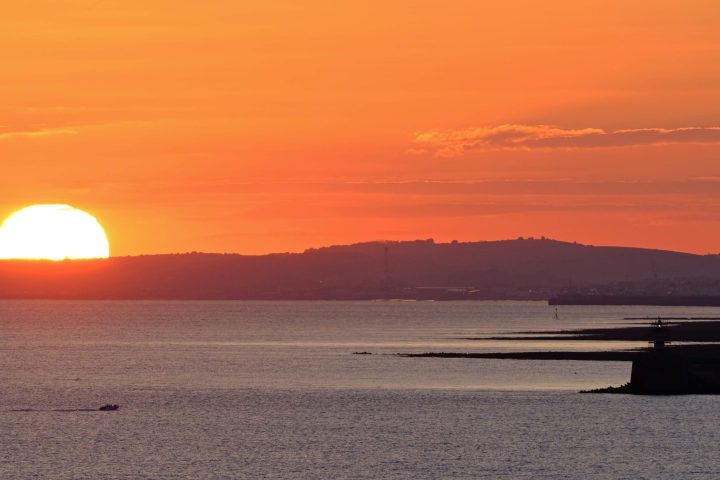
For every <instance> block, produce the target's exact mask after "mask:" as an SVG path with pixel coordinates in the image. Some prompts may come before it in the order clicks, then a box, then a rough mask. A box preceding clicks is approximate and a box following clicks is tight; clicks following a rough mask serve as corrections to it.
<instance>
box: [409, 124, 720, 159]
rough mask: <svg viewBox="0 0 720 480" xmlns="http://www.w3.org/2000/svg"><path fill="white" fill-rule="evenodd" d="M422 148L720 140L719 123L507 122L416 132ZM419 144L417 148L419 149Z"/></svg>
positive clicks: (446, 153)
mask: <svg viewBox="0 0 720 480" xmlns="http://www.w3.org/2000/svg"><path fill="white" fill-rule="evenodd" d="M414 141H415V143H416V144H417V146H419V147H420V149H423V150H424V151H427V152H432V153H434V154H435V155H436V156H438V157H456V156H459V155H462V154H464V153H465V152H468V151H474V150H534V149H575V148H603V147H629V146H635V145H658V144H671V143H720V127H684V128H638V129H631V130H613V131H606V130H603V129H600V128H582V129H572V128H561V127H556V126H551V125H517V124H507V125H498V126H495V127H473V128H466V129H459V130H429V131H425V132H417V133H415V135H414ZM420 149H419V148H414V149H413V150H412V151H413V153H417V152H418V151H419V150H420Z"/></svg>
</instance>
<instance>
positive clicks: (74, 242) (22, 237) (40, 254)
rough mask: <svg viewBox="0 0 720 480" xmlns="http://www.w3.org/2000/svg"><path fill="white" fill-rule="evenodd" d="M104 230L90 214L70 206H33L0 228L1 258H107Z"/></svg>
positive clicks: (106, 241) (7, 220)
mask: <svg viewBox="0 0 720 480" xmlns="http://www.w3.org/2000/svg"><path fill="white" fill-rule="evenodd" d="M109 255H110V249H109V246H108V240H107V237H106V235H105V231H104V230H103V228H102V226H101V225H100V223H98V221H97V220H96V219H95V217H93V216H92V215H90V214H89V213H86V212H83V211H82V210H78V209H76V208H73V207H71V206H69V205H33V206H30V207H26V208H23V209H22V210H18V211H17V212H15V213H13V214H12V215H10V216H9V217H8V218H7V219H6V220H5V221H4V222H3V224H2V227H0V258H3V259H35V260H64V259H81V258H107V257H109Z"/></svg>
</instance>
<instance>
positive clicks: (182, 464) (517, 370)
mask: <svg viewBox="0 0 720 480" xmlns="http://www.w3.org/2000/svg"><path fill="white" fill-rule="evenodd" d="M554 312H555V310H554V308H551V307H548V306H547V305H545V304H544V303H540V302H44V301H28V302H20V301H18V302H14V301H13V302H0V375H1V376H0V478H2V479H25V478H42V479H56V478H57V479H145V478H148V479H175V478H181V479H232V478H248V479H255V478H281V479H282V478H290V479H295V478H297V479H315V478H320V479H326V478H327V479H344V478H368V479H386V478H387V479H396V478H408V479H424V478H427V479H438V478H467V479H471V478H472V479H475V478H507V479H525V478H527V479H538V478H552V479H556V478H566V479H619V478H628V479H630V478H632V479H638V478H648V479H665V478H666V479H701V478H702V479H716V478H720V455H718V444H719V442H720V428H719V425H720V397H713V396H678V397H666V398H655V397H634V396H625V395H580V394H578V393H576V392H577V391H578V390H580V389H583V388H589V387H601V386H607V385H619V384H622V383H624V382H626V381H627V380H628V378H629V374H630V365H629V364H626V363H616V362H559V361H547V362H536V361H507V360H506V361H504V360H472V359H432V358H424V359H423V358H399V357H395V356H391V355H384V354H390V353H398V352H426V351H510V350H523V351H525V350H531V349H542V350H547V349H567V348H576V349H589V348H608V347H616V346H618V344H591V345H589V344H587V343H579V342H576V343H570V344H562V345H561V344H544V345H538V344H536V343H533V342H524V343H514V342H509V341H492V342H491V341H477V340H466V338H468V337H476V336H483V335H495V334H508V333H511V332H515V331H535V330H546V329H553V330H560V329H569V328H578V327H583V326H602V325H613V324H617V323H619V322H623V317H631V316H636V317H637V316H657V315H664V316H674V315H680V316H692V315H697V316H720V309H697V308H696V309H692V308H660V307H561V308H560V309H559V318H557V319H556V318H554ZM355 351H367V352H372V353H373V354H374V355H352V352H355ZM105 403H118V404H120V405H121V408H120V410H119V411H116V412H99V411H84V409H88V410H89V409H94V408H97V407H99V406H100V405H102V404H105Z"/></svg>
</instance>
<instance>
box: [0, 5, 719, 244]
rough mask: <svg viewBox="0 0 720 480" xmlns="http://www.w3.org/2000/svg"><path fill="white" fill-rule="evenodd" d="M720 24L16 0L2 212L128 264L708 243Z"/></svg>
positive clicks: (616, 12) (715, 234)
mask: <svg viewBox="0 0 720 480" xmlns="http://www.w3.org/2000/svg"><path fill="white" fill-rule="evenodd" d="M59 5H62V6H59ZM718 25H720V3H718V2H717V0H707V1H692V0H689V1H683V2H679V1H673V2H670V1H658V0H655V1H634V2H627V1H608V0H603V1H583V2H577V1H558V0H555V1H553V0H550V1H544V2H539V1H534V0H533V1H530V0H528V1H512V0H506V1H502V2H500V1H492V2H491V1H478V0H453V1H447V0H442V1H441V0H392V1H389V0H384V1H375V0H362V1H359V0H347V1H343V2H338V1H330V0H305V1H303V2H298V1H289V0H283V1H280V0H262V1H260V0H258V1H242V0H234V1H220V0H204V1H202V2H200V1H195V0H185V1H182V2H177V1H170V0H167V1H158V0H143V1H139V0H122V1H120V0H117V1H115V0H65V1H63V2H58V1H57V0H24V1H23V2H8V3H7V4H6V5H4V6H3V9H2V15H1V16H0V58H2V68H0V166H1V167H2V171H1V172H0V191H1V192H2V195H0V215H2V216H6V215H9V214H10V213H11V212H12V211H13V210H15V209H17V208H20V207H22V206H25V205H29V204H35V203H68V204H71V205H73V206H75V207H78V208H82V209H84V210H87V211H89V212H91V213H92V214H94V215H95V216H97V217H98V219H99V220H100V221H101V222H102V223H103V225H104V226H105V227H106V230H107V231H108V234H109V236H110V241H111V249H112V253H113V254H114V255H128V254H139V253H165V252H184V251H191V250H202V251H216V252H242V253H261V252H270V251H297V250H302V249H304V248H306V247H310V246H322V245H327V244H336V243H350V242H355V241H364V240H375V239H415V238H428V237H433V238H435V239H436V240H438V241H448V240H452V239H458V240H485V239H488V240H489V239H499V238H512V237H517V236H520V235H524V236H530V235H536V236H540V235H545V236H549V237H553V238H559V239H565V240H571V241H572V240H576V241H580V242H584V243H595V244H620V245H635V246H649V247H660V248H670V249H678V250H685V251H693V252H703V253H706V252H718V251H720V129H719V128H718V127H720V118H718V117H719V115H718V114H720V29H718Z"/></svg>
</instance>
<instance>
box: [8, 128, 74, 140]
mask: <svg viewBox="0 0 720 480" xmlns="http://www.w3.org/2000/svg"><path fill="white" fill-rule="evenodd" d="M76 133H77V131H76V130H73V129H71V128H41V129H38V130H18V131H3V128H2V127H0V141H3V140H9V139H11V138H23V137H47V136H50V135H75V134H76Z"/></svg>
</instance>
